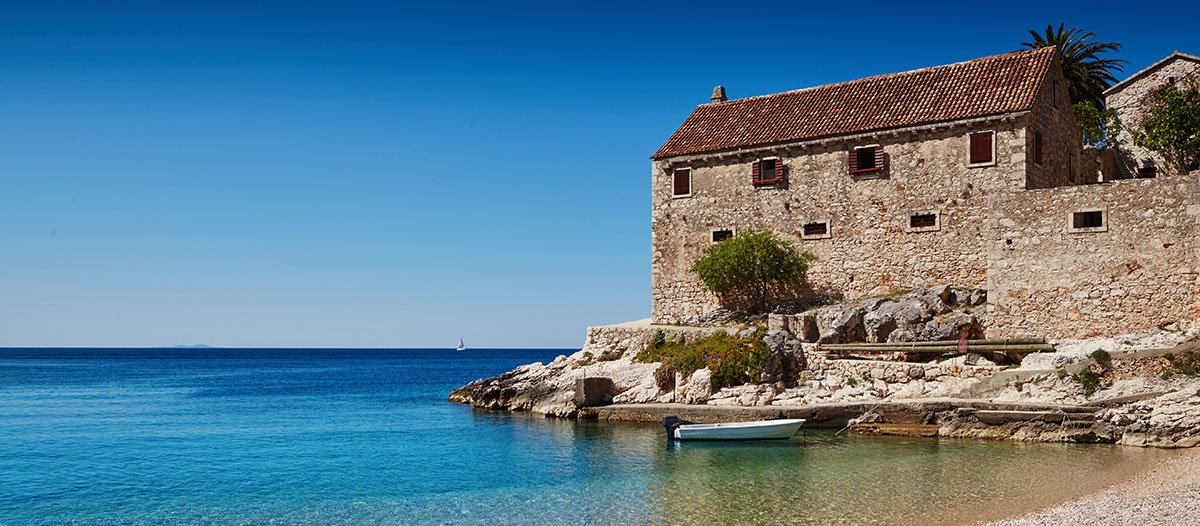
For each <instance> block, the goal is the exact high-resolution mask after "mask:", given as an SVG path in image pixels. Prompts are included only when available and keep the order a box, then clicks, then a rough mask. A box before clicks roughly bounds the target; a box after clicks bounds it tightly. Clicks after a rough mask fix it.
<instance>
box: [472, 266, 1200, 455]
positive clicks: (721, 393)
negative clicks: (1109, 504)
mask: <svg viewBox="0 0 1200 526" xmlns="http://www.w3.org/2000/svg"><path fill="white" fill-rule="evenodd" d="M984 297H985V296H984V295H983V294H982V293H981V292H980V291H975V290H969V289H953V288H950V287H935V288H932V289H922V290H917V291H912V292H908V293H905V294H899V295H893V296H889V297H884V298H876V299H870V300H861V301H856V302H850V303H844V304H839V305H833V306H829V307H824V308H820V309H815V310H812V311H807V312H802V313H797V314H787V315H771V316H770V317H768V319H767V320H765V321H766V323H765V324H763V325H764V326H759V327H754V326H747V325H718V326H706V327H685V326H658V325H652V324H650V323H648V322H647V321H642V322H631V323H626V324H620V325H613V326H604V327H591V328H589V329H588V337H587V343H586V345H585V346H584V347H583V348H582V349H581V350H580V351H579V352H576V353H573V354H571V355H570V356H559V357H558V358H556V359H555V360H553V361H552V362H550V363H548V364H542V363H534V364H528V365H523V366H521V367H518V368H516V369H514V370H512V371H509V372H508V373H505V374H503V375H501V376H498V377H494V378H486V379H481V380H477V381H475V382H471V383H470V384H468V385H466V386H463V387H461V388H458V389H455V390H454V391H453V392H452V393H451V394H450V396H449V399H450V400H451V401H454V402H460V403H466V404H471V405H474V406H476V407H480V408H486V409H498V410H508V411H531V412H534V413H539V414H544V415H547V416H554V417H564V418H600V419H612V420H622V419H624V420H631V419H643V420H645V419H650V417H649V416H646V415H657V414H659V411H658V408H661V407H669V408H670V410H671V411H674V412H676V413H680V414H688V415H693V418H692V419H693V420H698V421H717V420H731V419H757V418H762V417H763V415H786V416H788V417H798V418H808V419H809V420H810V422H812V423H813V424H815V425H826V426H838V427H840V426H846V425H850V424H875V425H879V424H904V425H922V426H936V428H937V430H938V431H937V436H943V437H961V438H988V439H1009V440H1030V441H1053V442H1102V443H1117V444H1125V445H1134V446H1154V447H1192V446H1195V445H1197V444H1200V379H1198V378H1197V377H1196V374H1198V373H1200V370H1197V369H1200V343H1198V342H1197V341H1196V340H1197V337H1198V336H1200V330H1197V328H1196V327H1195V326H1194V325H1193V324H1187V323H1179V324H1174V325H1171V326H1166V327H1163V328H1159V329H1153V330H1148V331H1141V332H1138V333H1133V334H1128V335H1123V336H1119V337H1115V338H1093V339H1089V340H1079V341H1061V342H1052V343H1053V344H1054V345H1053V346H1052V347H1051V346H1050V345H1047V346H1046V347H1048V348H1052V349H1053V351H1054V352H1039V353H1030V354H1026V355H1013V354H1011V353H991V354H988V355H987V357H985V356H984V355H982V353H980V354H976V353H970V352H967V353H965V354H963V353H958V355H957V356H950V355H947V356H944V357H935V358H934V359H932V360H927V361H914V360H913V359H912V356H911V355H906V353H903V352H900V353H892V354H890V355H885V356H875V355H871V356H853V355H850V356H847V355H845V353H841V352H831V351H830V350H829V349H830V347H831V344H844V343H849V342H889V343H887V344H886V345H887V346H888V347H887V348H889V349H890V348H893V346H900V347H896V348H902V347H903V345H904V344H905V343H906V342H915V341H927V340H926V338H932V339H934V340H935V341H936V340H948V339H949V337H950V336H952V335H954V334H959V335H963V336H964V338H965V337H973V336H979V335H980V334H981V331H982V326H983V324H985V323H986V318H985V317H984V316H983V314H982V312H983V310H982V309H980V307H981V306H982V303H981V302H982V298H984ZM719 331H724V332H729V333H731V334H739V335H744V336H748V335H751V334H755V332H754V331H759V332H758V333H759V334H764V336H763V337H762V341H763V342H764V343H765V344H766V346H767V348H769V349H770V356H769V358H768V359H767V362H766V366H765V367H764V368H763V370H762V374H761V381H760V382H758V383H751V384H744V385H736V386H730V387H723V388H715V387H714V385H713V380H712V373H711V371H709V370H708V369H706V368H701V369H699V370H696V371H695V372H694V373H691V374H688V375H686V376H684V375H682V374H680V373H678V372H673V371H672V370H670V369H668V368H665V367H664V366H663V365H662V364H660V363H655V362H650V363H644V362H642V361H640V360H639V359H638V354H639V353H641V352H642V351H643V350H645V349H646V348H647V345H649V344H650V342H651V341H652V340H656V339H657V340H661V339H663V338H666V339H671V340H679V341H690V340H695V339H699V338H703V337H705V336H706V335H711V334H713V333H715V332H719ZM950 343H951V344H953V340H950ZM910 344H911V343H910ZM951 347H953V345H951ZM988 348H995V347H988ZM1014 356H1016V357H1017V358H1020V360H1019V362H1016V363H1010V364H1007V365H1001V363H1002V362H1001V363H998V362H997V361H996V360H1004V359H1008V360H1009V361H1011V360H1013V359H1014V358H1013V357H1014ZM989 357H990V358H992V359H989ZM664 373H665V374H667V375H671V374H673V375H674V377H673V378H670V377H666V378H664ZM583 379H600V380H603V381H602V382H592V383H587V384H586V385H590V386H592V390H593V391H595V389H597V388H598V387H596V386H603V387H602V389H603V392H591V393H587V392H585V391H586V390H587V389H588V387H586V385H585V383H583V382H581V380H583ZM721 408H726V409H725V410H721ZM739 415H754V416H753V417H750V416H747V417H746V418H740V417H739ZM805 415H807V416H805ZM659 416H661V415H659ZM654 419H656V418H654Z"/></svg>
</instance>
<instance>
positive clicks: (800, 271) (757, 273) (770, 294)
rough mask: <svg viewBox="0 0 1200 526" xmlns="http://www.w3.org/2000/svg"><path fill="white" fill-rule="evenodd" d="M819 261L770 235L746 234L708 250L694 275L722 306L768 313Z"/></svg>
mask: <svg viewBox="0 0 1200 526" xmlns="http://www.w3.org/2000/svg"><path fill="white" fill-rule="evenodd" d="M816 259H817V258H816V256H814V255H812V254H810V253H808V252H796V251H795V250H792V248H791V246H789V245H788V243H787V242H786V241H783V240H782V239H779V238H777V237H775V236H774V235H773V234H771V233H770V232H755V233H744V234H739V235H737V236H734V237H732V238H729V239H726V240H725V241H722V242H720V243H717V244H715V245H712V246H710V247H708V248H707V249H705V250H704V255H703V256H702V257H701V258H700V259H698V260H696V262H695V263H694V264H693V265H692V272H693V273H695V274H696V275H697V276H699V277H700V281H702V282H703V283H704V285H705V286H706V287H708V289H709V290H711V291H713V293H715V294H716V295H717V297H719V298H720V299H721V302H722V303H724V304H726V305H730V306H742V307H749V308H752V309H755V310H757V311H758V312H765V311H766V310H767V309H768V308H771V307H773V306H774V302H775V301H776V299H777V298H778V297H779V296H780V295H781V293H785V292H788V291H791V290H794V287H795V285H797V284H798V283H800V282H802V281H803V280H804V275H805V272H806V271H807V270H808V265H809V263H811V262H813V261H816Z"/></svg>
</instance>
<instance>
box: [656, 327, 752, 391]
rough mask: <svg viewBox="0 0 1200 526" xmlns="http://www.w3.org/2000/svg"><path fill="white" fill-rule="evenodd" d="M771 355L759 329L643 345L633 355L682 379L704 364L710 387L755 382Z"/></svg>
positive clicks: (715, 387) (717, 387) (701, 367)
mask: <svg viewBox="0 0 1200 526" xmlns="http://www.w3.org/2000/svg"><path fill="white" fill-rule="evenodd" d="M770 354H771V351H770V349H768V348H767V344H765V343H763V341H762V334H761V331H760V333H759V334H755V335H754V336H752V337H749V338H740V337H737V336H732V335H730V334H728V333H726V332H724V331H722V332H718V333H715V334H713V335H711V336H708V337H705V338H703V339H701V340H698V341H695V342H692V343H686V342H663V344H662V345H660V346H658V347H655V348H649V347H648V348H647V349H646V350H645V351H642V352H640V353H638V355H637V357H636V358H635V359H636V360H637V361H640V362H647V363H649V362H662V363H663V364H664V365H669V366H670V367H672V368H673V369H674V370H675V371H678V372H679V373H680V374H681V375H683V376H684V377H685V378H686V377H688V376H691V374H692V373H694V372H696V371H698V370H700V369H703V368H705V367H707V368H708V370H710V371H712V384H713V388H714V389H720V388H722V387H730V386H734V385H741V384H745V383H749V382H757V381H758V380H759V378H761V377H762V370H763V367H765V366H766V364H767V357H768V356H769V355H770Z"/></svg>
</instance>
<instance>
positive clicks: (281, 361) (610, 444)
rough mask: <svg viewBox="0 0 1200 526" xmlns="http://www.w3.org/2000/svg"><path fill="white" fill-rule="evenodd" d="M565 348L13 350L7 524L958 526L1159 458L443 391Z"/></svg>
mask: <svg viewBox="0 0 1200 526" xmlns="http://www.w3.org/2000/svg"><path fill="white" fill-rule="evenodd" d="M563 352H569V351H563ZM557 354H560V352H559V351H554V350H486V349H473V350H470V351H467V352H462V353H457V352H454V351H451V350H430V349H397V350H344V349H319V350H314V349H270V350H263V349H188V350H179V349H0V524H4V525H20V524H104V525H108V524H156V525H157V524H246V525H257V524H264V525H265V524H645V523H670V524H696V523H704V524H746V523H793V524H911V523H921V522H927V521H928V520H932V519H933V518H935V517H936V518H939V519H943V520H949V521H951V522H955V521H958V520H965V519H964V518H965V517H974V516H975V515H974V513H976V510H978V509H981V508H988V507H991V508H995V507H997V506H1001V505H1003V504H1002V503H1006V502H1010V503H1011V502H1017V503H1025V504H1027V503H1028V501H1029V499H1034V500H1036V499H1037V498H1038V496H1039V495H1044V494H1045V493H1046V491H1047V488H1049V487H1054V488H1083V487H1086V486H1087V484H1088V483H1089V482H1094V481H1097V480H1100V479H1102V478H1104V477H1106V476H1111V475H1112V474H1113V473H1116V472H1119V471H1122V470H1128V469H1129V468H1130V467H1131V466H1136V465H1139V464H1144V463H1145V462H1148V461H1151V460H1153V459H1155V458H1159V455H1161V454H1163V453H1161V452H1156V451H1153V450H1143V449H1135V448H1116V447H1106V446H1073V445H1055V444H1009V443H987V442H966V441H947V440H942V441H937V440H926V439H897V438H869V437H859V436H853V435H848V434H837V435H835V434H833V433H832V432H828V431H806V432H805V433H804V434H803V436H800V437H797V438H795V439H793V440H791V441H787V442H771V443H743V444H707V445H696V446H693V445H690V444H688V445H684V446H677V445H671V444H668V443H667V441H666V440H665V439H664V436H663V433H662V432H661V430H660V428H659V427H658V426H657V425H652V424H611V423H610V424H598V423H595V422H573V421H564V420H555V419H545V418H541V417H531V416H527V415H508V414H500V413H491V412H481V411H476V410H472V409H471V408H470V407H466V406H462V405H456V404H451V403H449V402H447V401H446V395H447V394H448V393H449V391H450V389H452V388H454V387H457V386H459V385H462V384H464V383H466V382H468V381H470V380H474V379H476V378H480V377H484V376H490V375H495V374H499V373H501V372H503V371H506V370H508V369H510V368H511V367H513V366H516V365H519V364H522V363H528V362H532V361H547V360H551V359H553V358H554V357H555V356H556V355H557ZM1048 481H1052V482H1053V484H1051V485H1049V486H1048V485H1047V482H1048Z"/></svg>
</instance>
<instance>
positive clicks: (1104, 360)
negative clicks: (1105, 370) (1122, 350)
mask: <svg viewBox="0 0 1200 526" xmlns="http://www.w3.org/2000/svg"><path fill="white" fill-rule="evenodd" d="M1089 356H1091V357H1092V359H1093V360H1096V363H1100V364H1104V365H1108V364H1110V363H1112V355H1111V354H1108V351H1106V350H1104V349H1096V350H1094V351H1092V354H1090V355H1089Z"/></svg>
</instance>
